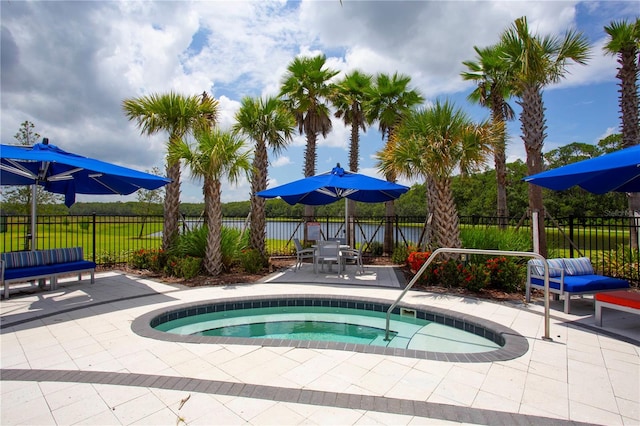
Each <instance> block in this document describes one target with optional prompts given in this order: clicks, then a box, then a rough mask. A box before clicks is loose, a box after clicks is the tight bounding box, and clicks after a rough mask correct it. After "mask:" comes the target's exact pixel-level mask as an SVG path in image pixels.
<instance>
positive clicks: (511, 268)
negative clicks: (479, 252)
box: [486, 256, 526, 293]
mask: <svg viewBox="0 0 640 426" xmlns="http://www.w3.org/2000/svg"><path fill="white" fill-rule="evenodd" d="M486 267H487V270H488V271H489V286H490V287H491V288H495V289H497V290H503V291H506V292H509V293H514V292H517V291H519V290H520V289H521V288H522V286H523V285H524V281H525V276H526V268H525V266H524V265H522V264H520V263H518V262H516V261H515V260H513V259H510V258H507V257H504V256H502V257H494V258H492V259H488V260H487V262H486Z"/></svg>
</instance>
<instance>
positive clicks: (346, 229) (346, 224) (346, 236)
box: [344, 197, 351, 244]
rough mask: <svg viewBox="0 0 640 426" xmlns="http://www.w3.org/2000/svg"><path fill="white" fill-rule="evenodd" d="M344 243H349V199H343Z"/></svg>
mask: <svg viewBox="0 0 640 426" xmlns="http://www.w3.org/2000/svg"><path fill="white" fill-rule="evenodd" d="M344 242H345V244H350V243H351V241H349V199H348V198H347V197H345V198H344Z"/></svg>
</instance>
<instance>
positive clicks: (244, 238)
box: [170, 226, 249, 271]
mask: <svg viewBox="0 0 640 426" xmlns="http://www.w3.org/2000/svg"><path fill="white" fill-rule="evenodd" d="M207 233H208V228H207V226H199V227H197V228H194V229H192V230H189V231H187V232H185V233H183V234H181V235H180V236H179V237H178V239H177V241H176V243H175V244H174V246H173V247H172V248H171V251H170V255H171V256H176V257H185V256H192V257H198V258H200V259H203V258H204V257H205V252H206V249H207ZM248 237H249V236H248V233H245V234H244V235H242V233H241V232H240V230H239V229H236V228H228V227H225V226H223V227H222V230H221V234H220V248H221V250H222V267H223V269H224V270H225V271H229V270H230V269H231V267H232V266H233V265H234V263H235V262H237V261H238V260H239V256H240V252H241V250H242V249H243V248H245V247H247V242H248Z"/></svg>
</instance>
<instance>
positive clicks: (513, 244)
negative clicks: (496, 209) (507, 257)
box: [460, 228, 533, 251]
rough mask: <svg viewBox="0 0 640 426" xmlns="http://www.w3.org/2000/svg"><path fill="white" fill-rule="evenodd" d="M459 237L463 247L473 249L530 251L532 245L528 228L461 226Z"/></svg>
mask: <svg viewBox="0 0 640 426" xmlns="http://www.w3.org/2000/svg"><path fill="white" fill-rule="evenodd" d="M460 239H461V240H462V246H463V247H465V248H473V249H484V250H511V251H531V248H532V247H533V243H532V241H531V234H530V232H529V230H528V229H521V230H518V231H516V230H514V229H497V228H463V229H461V230H460Z"/></svg>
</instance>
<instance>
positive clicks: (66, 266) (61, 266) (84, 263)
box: [51, 260, 96, 274]
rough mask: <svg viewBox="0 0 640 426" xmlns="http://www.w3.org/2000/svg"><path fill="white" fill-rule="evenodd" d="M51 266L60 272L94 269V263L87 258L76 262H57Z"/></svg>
mask: <svg viewBox="0 0 640 426" xmlns="http://www.w3.org/2000/svg"><path fill="white" fill-rule="evenodd" d="M51 266H52V267H53V268H54V269H55V271H56V273H58V274H60V273H63V272H74V271H78V270H82V269H92V268H93V269H95V267H96V264H95V263H94V262H91V261H89V260H78V261H76V262H66V263H58V264H55V265H51Z"/></svg>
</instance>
